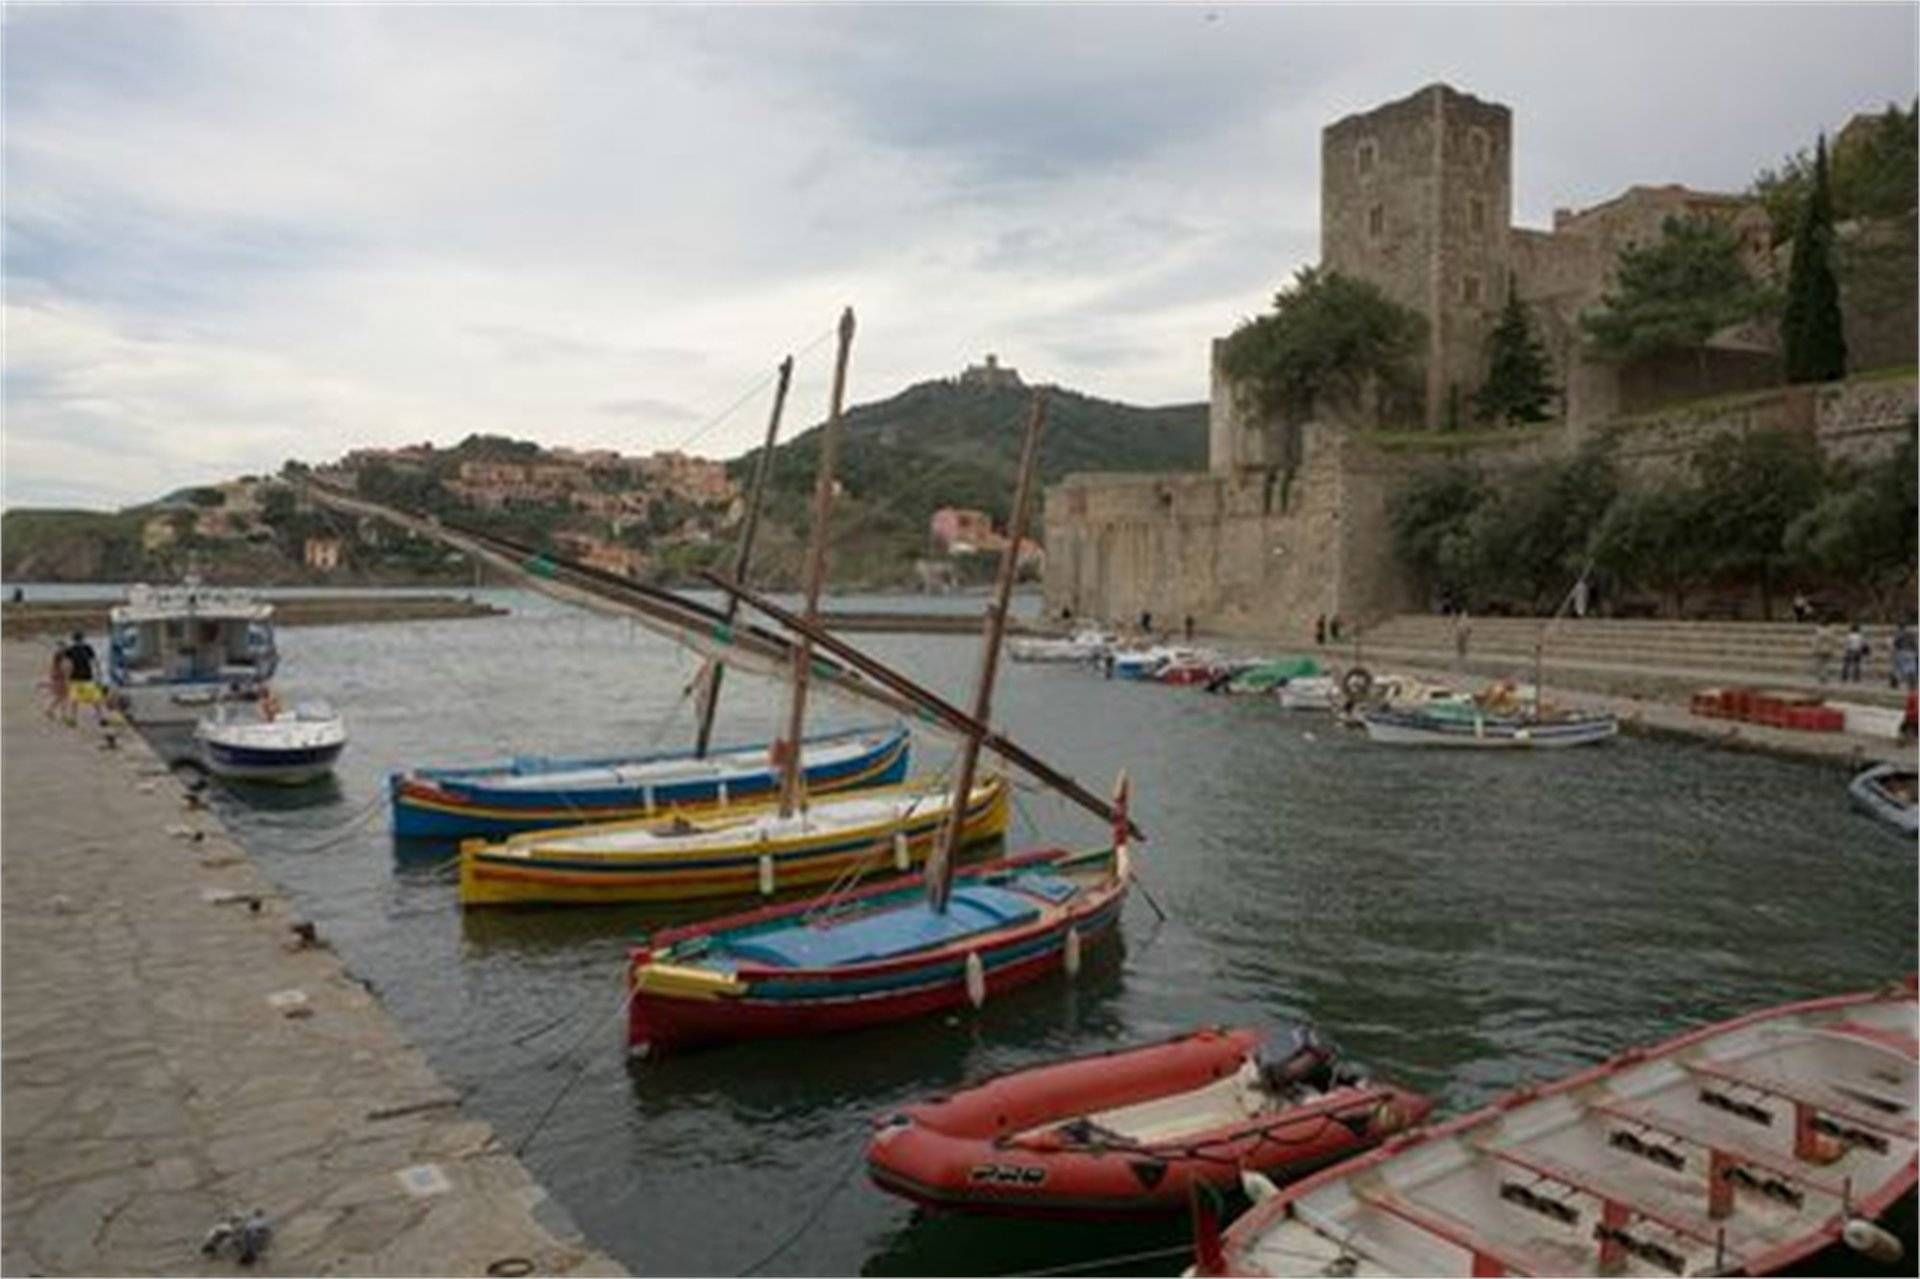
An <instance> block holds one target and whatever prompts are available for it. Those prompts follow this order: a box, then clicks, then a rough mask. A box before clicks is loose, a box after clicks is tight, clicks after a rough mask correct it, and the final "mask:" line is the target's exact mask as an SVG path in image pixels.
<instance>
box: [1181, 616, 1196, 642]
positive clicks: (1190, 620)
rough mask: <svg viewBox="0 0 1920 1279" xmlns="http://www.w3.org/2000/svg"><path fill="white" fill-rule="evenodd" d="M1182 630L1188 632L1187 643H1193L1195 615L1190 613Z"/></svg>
mask: <svg viewBox="0 0 1920 1279" xmlns="http://www.w3.org/2000/svg"><path fill="white" fill-rule="evenodd" d="M1181 629H1182V630H1183V631H1185V632H1186V638H1187V643H1189V644H1191V643H1193V614H1192V613H1188V614H1187V616H1186V621H1185V623H1184V624H1183V625H1182V627H1181Z"/></svg>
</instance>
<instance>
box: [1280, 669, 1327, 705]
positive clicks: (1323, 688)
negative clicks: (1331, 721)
mask: <svg viewBox="0 0 1920 1279" xmlns="http://www.w3.org/2000/svg"><path fill="white" fill-rule="evenodd" d="M1273 696H1274V700H1276V701H1278V702H1279V703H1280V705H1281V707H1282V709H1285V710H1290V711H1328V710H1332V709H1333V707H1334V703H1335V702H1337V701H1338V700H1339V698H1340V685H1339V684H1338V683H1336V682H1335V681H1334V678H1333V676H1331V675H1300V676H1296V677H1294V678H1293V679H1289V680H1286V681H1284V682H1282V683H1281V684H1280V685H1279V686H1278V687H1277V688H1275V689H1274V690H1273Z"/></svg>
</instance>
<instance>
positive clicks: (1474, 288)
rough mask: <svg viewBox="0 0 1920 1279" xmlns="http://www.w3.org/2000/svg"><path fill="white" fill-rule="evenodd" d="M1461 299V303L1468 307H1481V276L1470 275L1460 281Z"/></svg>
mask: <svg viewBox="0 0 1920 1279" xmlns="http://www.w3.org/2000/svg"><path fill="white" fill-rule="evenodd" d="M1460 299H1461V301H1463V302H1465V303H1466V304H1467V305H1468V306H1478V305H1479V303H1480V277H1479V276H1477V275H1469V276H1466V277H1465V278H1463V279H1462V280H1461V281H1460Z"/></svg>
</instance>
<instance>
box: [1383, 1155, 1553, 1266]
mask: <svg viewBox="0 0 1920 1279" xmlns="http://www.w3.org/2000/svg"><path fill="white" fill-rule="evenodd" d="M1348 1189H1349V1190H1350V1191H1352V1193H1353V1197H1354V1198H1355V1199H1357V1200H1359V1201H1360V1202H1361V1203H1363V1204H1365V1205H1366V1206H1367V1207H1369V1208H1372V1209H1373V1210H1375V1211H1376V1212H1383V1213H1386V1214H1387V1215H1388V1216H1390V1217H1397V1218H1399V1219H1400V1220H1401V1221H1404V1222H1406V1223H1407V1224H1408V1225H1410V1226H1413V1227H1414V1228H1415V1229H1418V1230H1422V1231H1424V1232H1426V1233H1427V1234H1430V1235H1432V1236H1433V1237H1434V1238H1435V1239H1438V1240H1440V1241H1442V1242H1443V1243H1449V1244H1452V1245H1453V1246H1454V1247H1456V1248H1460V1249H1463V1250H1464V1251H1466V1252H1468V1253H1471V1254H1472V1255H1473V1267H1472V1273H1474V1274H1476V1275H1497V1274H1502V1273H1504V1274H1509V1275H1559V1274H1565V1273H1567V1263H1566V1260H1565V1258H1563V1257H1558V1256H1554V1255H1552V1254H1549V1253H1544V1252H1540V1251H1538V1250H1536V1249H1533V1248H1530V1247H1528V1246H1527V1245H1525V1244H1522V1243H1517V1242H1515V1241H1514V1240H1511V1239H1489V1238H1488V1237H1487V1236H1485V1235H1484V1234H1482V1233H1480V1229H1479V1227H1477V1226H1475V1225H1474V1224H1472V1223H1471V1222H1468V1221H1464V1220H1462V1219H1461V1218H1459V1217H1456V1216H1454V1215H1453V1214H1452V1213H1450V1212H1447V1211H1445V1210H1443V1209H1440V1208H1435V1207H1433V1206H1431V1205H1429V1204H1424V1203H1418V1202H1416V1201H1414V1200H1412V1199H1408V1198H1407V1197H1406V1196H1404V1195H1402V1194H1400V1193H1399V1192H1397V1191H1395V1190H1393V1189H1391V1188H1390V1187H1388V1186H1387V1185H1386V1184H1385V1183H1384V1182H1381V1181H1380V1180H1379V1179H1377V1178H1372V1177H1356V1178H1354V1179H1353V1182H1352V1183H1351V1184H1350V1185H1349V1187H1348ZM1489 1262H1491V1263H1493V1265H1491V1266H1490V1265H1488V1264H1487V1263H1489ZM1496 1266H1497V1267H1498V1269H1495V1268H1494V1267H1496Z"/></svg>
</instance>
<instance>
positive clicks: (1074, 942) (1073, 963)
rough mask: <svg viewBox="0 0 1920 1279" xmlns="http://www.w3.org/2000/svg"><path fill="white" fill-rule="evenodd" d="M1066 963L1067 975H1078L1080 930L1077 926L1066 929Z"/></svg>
mask: <svg viewBox="0 0 1920 1279" xmlns="http://www.w3.org/2000/svg"><path fill="white" fill-rule="evenodd" d="M1066 965H1067V976H1069V977H1077V976H1079V975H1080V930H1079V929H1078V928H1068V929H1067V954H1066Z"/></svg>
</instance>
